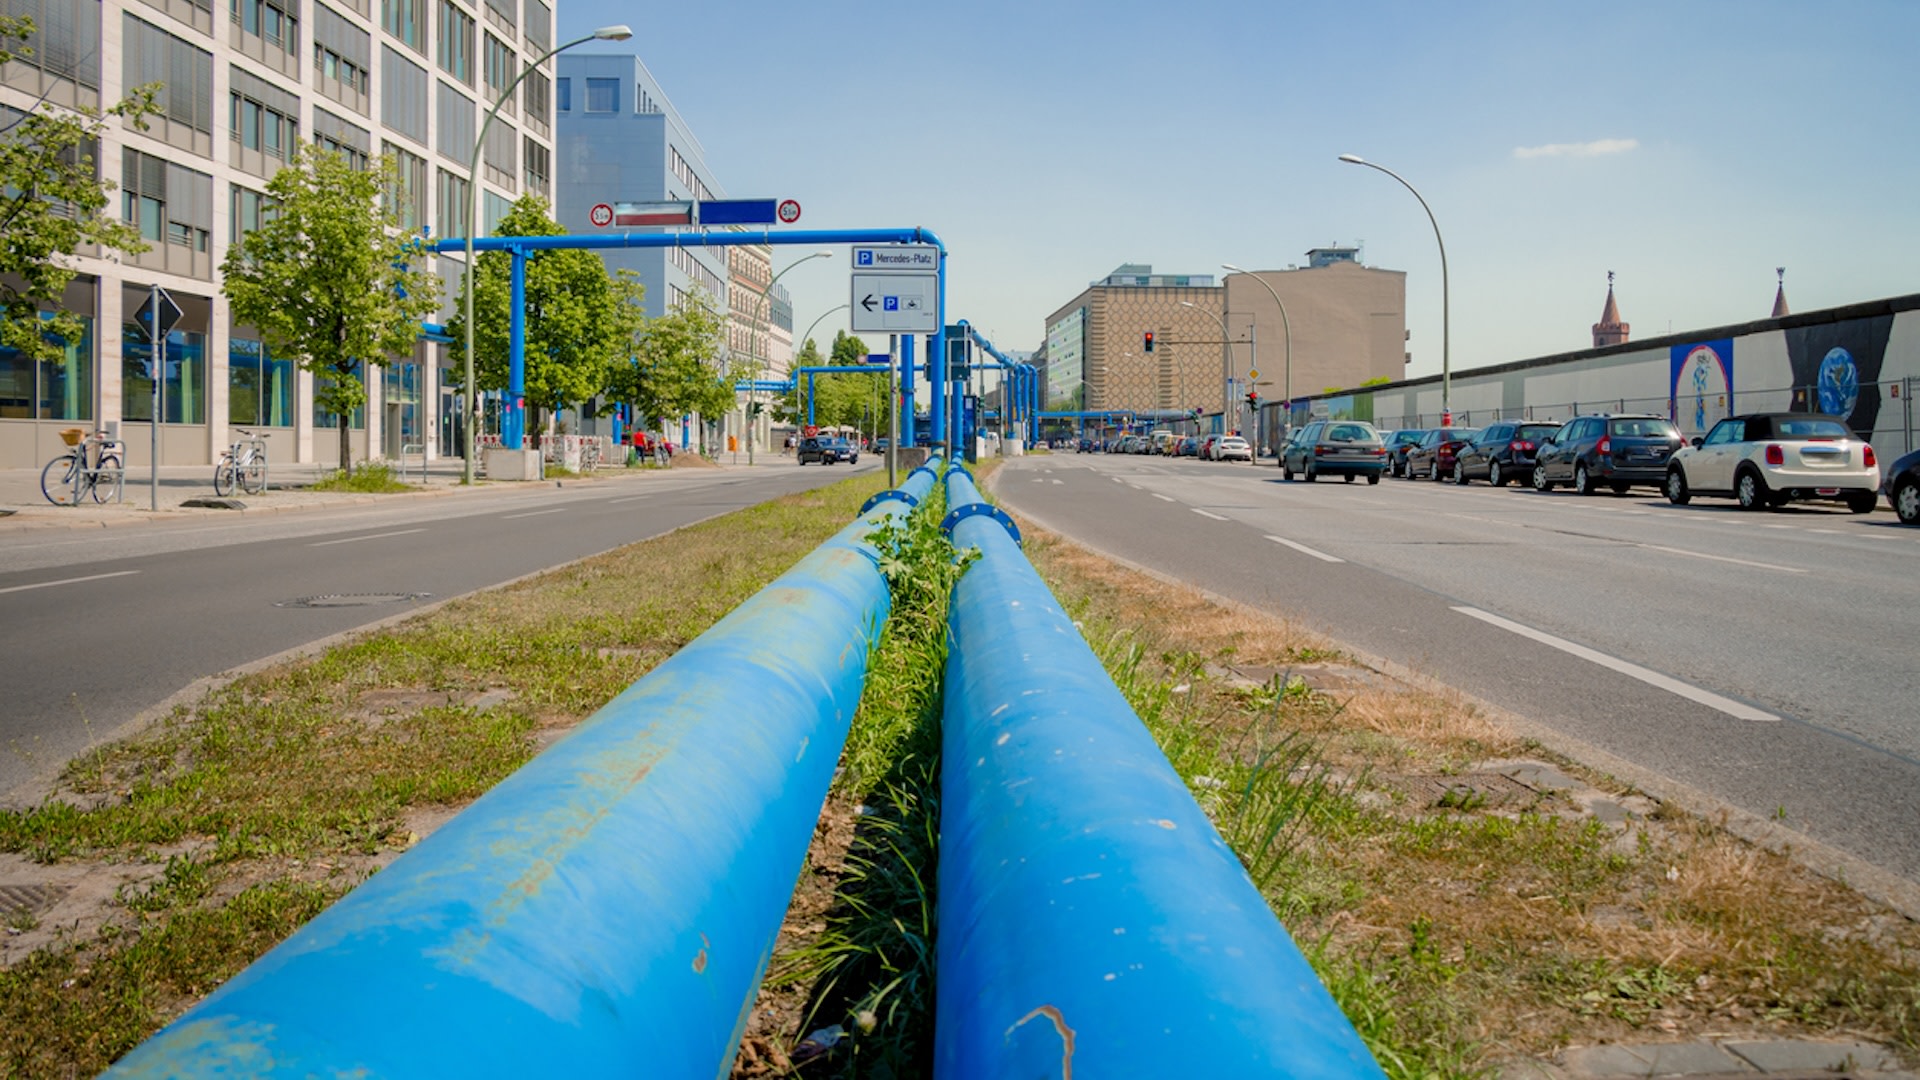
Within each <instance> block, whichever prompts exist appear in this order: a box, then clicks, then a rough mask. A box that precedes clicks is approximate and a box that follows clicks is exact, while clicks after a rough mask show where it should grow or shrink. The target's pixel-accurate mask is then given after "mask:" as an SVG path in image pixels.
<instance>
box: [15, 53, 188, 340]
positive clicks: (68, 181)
mask: <svg viewBox="0 0 1920 1080" xmlns="http://www.w3.org/2000/svg"><path fill="white" fill-rule="evenodd" d="M32 34H33V20H31V19H27V18H8V17H4V16H0V64H5V63H6V62H7V61H9V60H12V59H15V58H17V57H21V56H25V55H28V54H29V53H30V52H31V50H30V49H28V48H27V47H26V46H25V44H24V43H25V42H26V41H27V39H28V38H29V37H31V36H32ZM154 92H155V88H154V87H153V86H143V87H140V88H139V89H136V90H134V91H133V92H132V93H131V94H129V95H128V96H127V98H126V99H125V100H123V101H121V102H120V103H119V104H117V105H115V106H113V107H112V108H110V109H107V110H106V111H105V112H104V113H102V112H100V111H98V110H95V109H78V110H71V109H64V108H60V107H57V106H53V105H48V104H45V103H44V102H43V103H41V104H40V105H37V106H35V107H34V108H33V109H32V110H30V111H28V112H27V113H25V114H22V115H20V116H19V117H18V118H17V119H12V120H10V121H8V122H6V123H5V126H4V127H3V128H0V346H6V347H10V348H13V349H18V350H19V351H20V352H21V354H23V355H24V356H26V357H28V358H29V359H32V360H36V361H39V360H58V359H59V358H60V355H61V350H62V345H61V344H60V343H62V342H71V341H77V340H79V338H80V336H81V334H83V333H84V332H85V323H83V322H82V321H81V320H80V318H79V317H78V316H76V315H73V314H71V313H69V312H66V311H63V310H61V308H60V302H61V299H62V296H63V294H64V293H65V292H66V288H67V283H68V282H69V281H72V280H73V276H74V274H75V273H76V272H77V270H76V268H75V267H73V266H70V265H68V264H67V263H66V261H65V260H66V259H67V258H69V257H71V256H72V255H73V253H74V252H75V251H77V250H79V249H80V248H81V247H82V246H83V245H88V244H97V245H99V246H100V247H103V248H111V249H113V250H116V251H122V252H126V253H128V254H132V253H135V252H140V251H145V250H147V244H146V243H145V242H144V241H142V240H141V239H140V233H139V230H137V229H135V228H134V227H133V226H131V225H128V224H126V223H124V222H121V221H118V220H115V219H113V218H108V217H102V216H101V214H100V212H101V211H102V210H104V209H106V207H107V204H108V203H109V202H110V201H111V200H110V199H109V197H108V194H107V193H108V192H110V191H112V190H113V189H114V184H113V182H112V181H110V180H106V179H104V178H102V177H100V176H99V175H97V170H96V167H95V163H94V158H93V148H94V147H96V146H98V145H99V138H100V133H101V131H102V130H104V129H105V127H106V125H107V119H106V118H107V117H109V116H114V117H123V118H126V119H128V120H131V121H132V122H133V124H134V126H135V127H137V128H139V129H140V130H142V131H144V130H146V126H147V125H146V121H145V117H146V116H147V114H149V113H151V112H154V111H155V106H154V104H153V97H154ZM43 313H44V314H43Z"/></svg>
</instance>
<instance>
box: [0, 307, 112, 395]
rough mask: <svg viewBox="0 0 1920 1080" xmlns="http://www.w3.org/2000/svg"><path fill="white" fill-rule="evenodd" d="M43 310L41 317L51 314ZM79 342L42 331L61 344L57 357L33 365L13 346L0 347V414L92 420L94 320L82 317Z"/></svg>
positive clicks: (51, 340) (46, 338)
mask: <svg viewBox="0 0 1920 1080" xmlns="http://www.w3.org/2000/svg"><path fill="white" fill-rule="evenodd" d="M51 315H52V313H51V312H42V313H41V317H42V318H48V317H51ZM80 322H81V325H82V326H83V327H85V329H84V330H83V331H82V333H81V335H80V339H79V340H78V341H66V340H64V339H62V338H60V337H57V336H55V335H53V334H49V333H45V332H44V331H43V332H42V334H41V337H43V338H44V339H45V340H47V341H48V342H51V343H52V344H55V345H59V346H61V347H62V348H61V355H60V357H59V358H58V359H54V360H43V361H41V362H40V363H38V364H36V363H34V362H33V361H32V360H29V359H27V358H26V357H25V356H23V355H21V353H20V352H19V351H18V350H16V349H10V348H6V347H4V346H0V417H5V418H17V419H22V420H30V419H33V418H34V417H36V416H37V417H39V418H40V419H42V420H91V419H93V319H92V317H90V316H85V315H83V316H81V317H80Z"/></svg>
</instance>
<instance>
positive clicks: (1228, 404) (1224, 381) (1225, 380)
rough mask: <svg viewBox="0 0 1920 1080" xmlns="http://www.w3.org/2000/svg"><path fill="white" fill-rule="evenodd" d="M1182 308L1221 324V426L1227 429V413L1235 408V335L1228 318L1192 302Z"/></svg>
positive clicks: (1184, 304)
mask: <svg viewBox="0 0 1920 1080" xmlns="http://www.w3.org/2000/svg"><path fill="white" fill-rule="evenodd" d="M1180 306H1181V307H1189V308H1192V309H1193V310H1195V311H1197V312H1199V313H1200V314H1202V315H1205V316H1208V317H1209V318H1212V319H1214V320H1216V321H1218V322H1219V323H1220V424H1221V426H1222V427H1225V426H1226V423H1227V413H1228V411H1229V410H1231V409H1232V408H1233V343H1232V341H1230V340H1229V339H1230V338H1231V337H1232V336H1233V335H1231V334H1229V333H1227V317H1226V316H1225V315H1215V314H1214V313H1213V312H1211V311H1208V310H1207V309H1206V308H1203V307H1201V306H1200V305H1198V304H1196V303H1194V302H1193V301H1191V300H1182V301H1180ZM1236 426H1237V425H1236Z"/></svg>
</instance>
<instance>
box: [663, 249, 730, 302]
mask: <svg viewBox="0 0 1920 1080" xmlns="http://www.w3.org/2000/svg"><path fill="white" fill-rule="evenodd" d="M667 259H668V261H669V262H671V263H672V264H673V267H674V269H676V270H678V271H680V272H681V273H683V274H685V275H687V277H689V278H691V279H693V283H694V284H695V285H697V286H699V287H700V288H702V289H704V290H706V292H707V293H708V295H710V296H714V297H719V296H723V295H725V293H726V286H725V284H724V283H723V282H722V281H721V280H720V275H718V274H716V273H714V272H713V271H711V270H709V269H707V264H706V263H703V262H701V261H700V260H699V259H696V258H694V257H693V252H691V251H689V250H687V249H686V248H683V247H676V248H671V249H669V253H668V255H667Z"/></svg>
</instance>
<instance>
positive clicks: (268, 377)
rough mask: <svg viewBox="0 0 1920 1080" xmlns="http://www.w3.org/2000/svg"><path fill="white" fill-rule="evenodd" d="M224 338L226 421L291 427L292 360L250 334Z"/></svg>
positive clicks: (248, 425) (262, 425) (250, 425)
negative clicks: (245, 336) (225, 341)
mask: <svg viewBox="0 0 1920 1080" xmlns="http://www.w3.org/2000/svg"><path fill="white" fill-rule="evenodd" d="M227 342H228V344H227V423H229V424H243V425H245V426H247V427H254V426H261V427H292V426H293V376H294V367H293V361H292V360H291V359H289V358H287V357H284V356H275V355H273V352H272V350H270V349H268V348H267V346H266V344H265V343H264V342H260V341H256V340H253V339H252V338H244V337H240V336H238V335H235V336H233V337H231V338H228V339H227Z"/></svg>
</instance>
